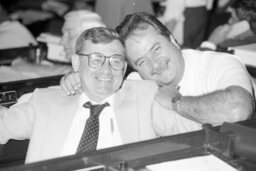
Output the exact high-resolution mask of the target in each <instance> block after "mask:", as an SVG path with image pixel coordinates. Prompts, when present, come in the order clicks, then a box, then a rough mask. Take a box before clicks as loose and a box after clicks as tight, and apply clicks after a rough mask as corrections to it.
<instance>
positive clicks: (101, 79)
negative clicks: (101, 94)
mask: <svg viewBox="0 0 256 171" xmlns="http://www.w3.org/2000/svg"><path fill="white" fill-rule="evenodd" d="M97 79H98V80H100V81H111V78H102V77H98V78H97Z"/></svg>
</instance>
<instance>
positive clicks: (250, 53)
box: [229, 43, 256, 66]
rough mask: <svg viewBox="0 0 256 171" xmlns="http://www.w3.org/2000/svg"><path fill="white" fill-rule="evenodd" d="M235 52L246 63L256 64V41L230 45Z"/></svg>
mask: <svg viewBox="0 0 256 171" xmlns="http://www.w3.org/2000/svg"><path fill="white" fill-rule="evenodd" d="M229 49H230V50H234V54H235V55H236V56H237V57H238V58H239V59H240V61H241V62H242V63H244V64H245V65H251V66H256V43H253V44H249V45H242V46H235V47H230V48H229Z"/></svg>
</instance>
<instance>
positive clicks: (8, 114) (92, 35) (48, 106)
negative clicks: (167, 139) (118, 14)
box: [0, 27, 173, 163]
mask: <svg viewBox="0 0 256 171" xmlns="http://www.w3.org/2000/svg"><path fill="white" fill-rule="evenodd" d="M125 56H126V52H125V48H124V43H123V41H122V39H121V38H120V37H119V35H118V34H117V33H116V32H115V31H113V30H112V29H109V28H103V27H98V28H92V29H89V30H87V31H85V32H83V33H82V34H81V35H80V37H79V38H78V40H77V43H76V54H75V55H74V56H73V58H72V59H73V60H72V66H73V68H74V70H77V71H79V77H80V80H81V87H82V91H83V92H82V93H81V94H77V95H75V96H67V95H66V94H65V93H64V92H63V91H62V90H61V89H60V88H59V87H51V88H45V89H37V90H35V91H34V92H33V93H31V94H27V95H24V96H22V97H21V99H19V101H18V103H17V104H15V105H14V106H11V107H10V108H9V109H8V108H4V107H1V108H0V143H1V144H3V143H6V142H7V141H8V140H9V139H30V144H29V148H28V153H27V157H26V163H28V162H35V161H40V160H45V159H51V158H56V157H61V156H66V155H72V154H77V153H82V152H86V151H89V150H95V149H102V148H107V147H112V146H117V145H121V144H126V143H131V142H137V141H143V140H148V139H152V138H156V137H159V136H164V135H169V134H170V133H171V131H173V130H172V129H170V126H169V125H168V123H169V120H168V116H170V111H167V110H166V109H164V108H162V107H161V106H160V105H159V104H158V103H157V102H156V101H155V100H154V97H155V93H156V92H157V89H158V86H157V85H156V84H155V83H154V82H152V81H145V80H130V81H128V80H126V81H123V77H124V73H125V71H126V67H127V62H126V60H125ZM95 104H97V106H96V105H95ZM99 104H104V106H103V107H101V105H99ZM88 107H89V108H90V109H89V108H88ZM98 107H101V108H100V109H99V108H98ZM95 112H96V113H97V114H96V113H95ZM88 125H91V126H88ZM87 135H88V136H87ZM92 137H96V138H92Z"/></svg>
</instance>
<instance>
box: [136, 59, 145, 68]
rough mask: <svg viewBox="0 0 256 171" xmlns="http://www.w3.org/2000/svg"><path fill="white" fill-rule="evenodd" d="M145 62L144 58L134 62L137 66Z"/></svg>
mask: <svg viewBox="0 0 256 171" xmlns="http://www.w3.org/2000/svg"><path fill="white" fill-rule="evenodd" d="M144 63H145V60H140V61H138V62H137V63H136V65H137V66H139V67H140V66H142V65H143V64H144Z"/></svg>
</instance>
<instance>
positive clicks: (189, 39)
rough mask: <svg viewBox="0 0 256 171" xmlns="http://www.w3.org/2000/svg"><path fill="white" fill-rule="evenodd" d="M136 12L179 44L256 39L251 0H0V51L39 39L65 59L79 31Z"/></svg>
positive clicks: (196, 45)
mask: <svg viewBox="0 0 256 171" xmlns="http://www.w3.org/2000/svg"><path fill="white" fill-rule="evenodd" d="M141 11H143V12H147V13H150V14H154V15H155V16H157V17H158V19H159V20H160V21H161V22H162V23H164V24H165V25H166V26H167V28H168V29H169V30H170V31H171V32H172V34H173V35H174V37H175V38H176V40H177V41H178V43H179V44H180V45H181V47H182V48H192V49H197V48H200V49H210V50H217V49H218V48H220V47H221V48H226V47H229V46H237V45H241V44H249V43H255V42H256V36H255V35H256V2H255V0H129V1H127V0H74V1H72V0H38V1H33V0H13V1H7V0H2V1H1V4H0V42H1V43H0V49H9V48H19V47H27V46H37V45H38V43H39V42H40V41H42V42H44V43H47V44H48V57H50V56H51V55H52V56H55V57H54V58H55V59H56V58H59V60H60V61H65V62H67V63H70V61H71V56H72V53H73V49H74V44H75V41H76V39H77V37H78V36H79V34H80V33H81V32H82V31H83V30H86V29H88V28H92V27H97V26H103V27H105V26H108V27H111V28H115V27H116V26H117V25H118V24H119V23H120V22H121V21H122V20H123V19H124V17H125V16H126V15H127V14H130V13H134V12H141ZM45 33H46V34H45ZM53 37H54V40H53ZM53 42H54V43H53ZM52 48H54V50H52ZM52 52H54V53H53V54H51V53H52ZM56 56H57V57H56ZM0 58H1V56H0ZM16 63H17V62H16ZM0 70H1V69H0ZM67 72H68V70H67Z"/></svg>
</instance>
